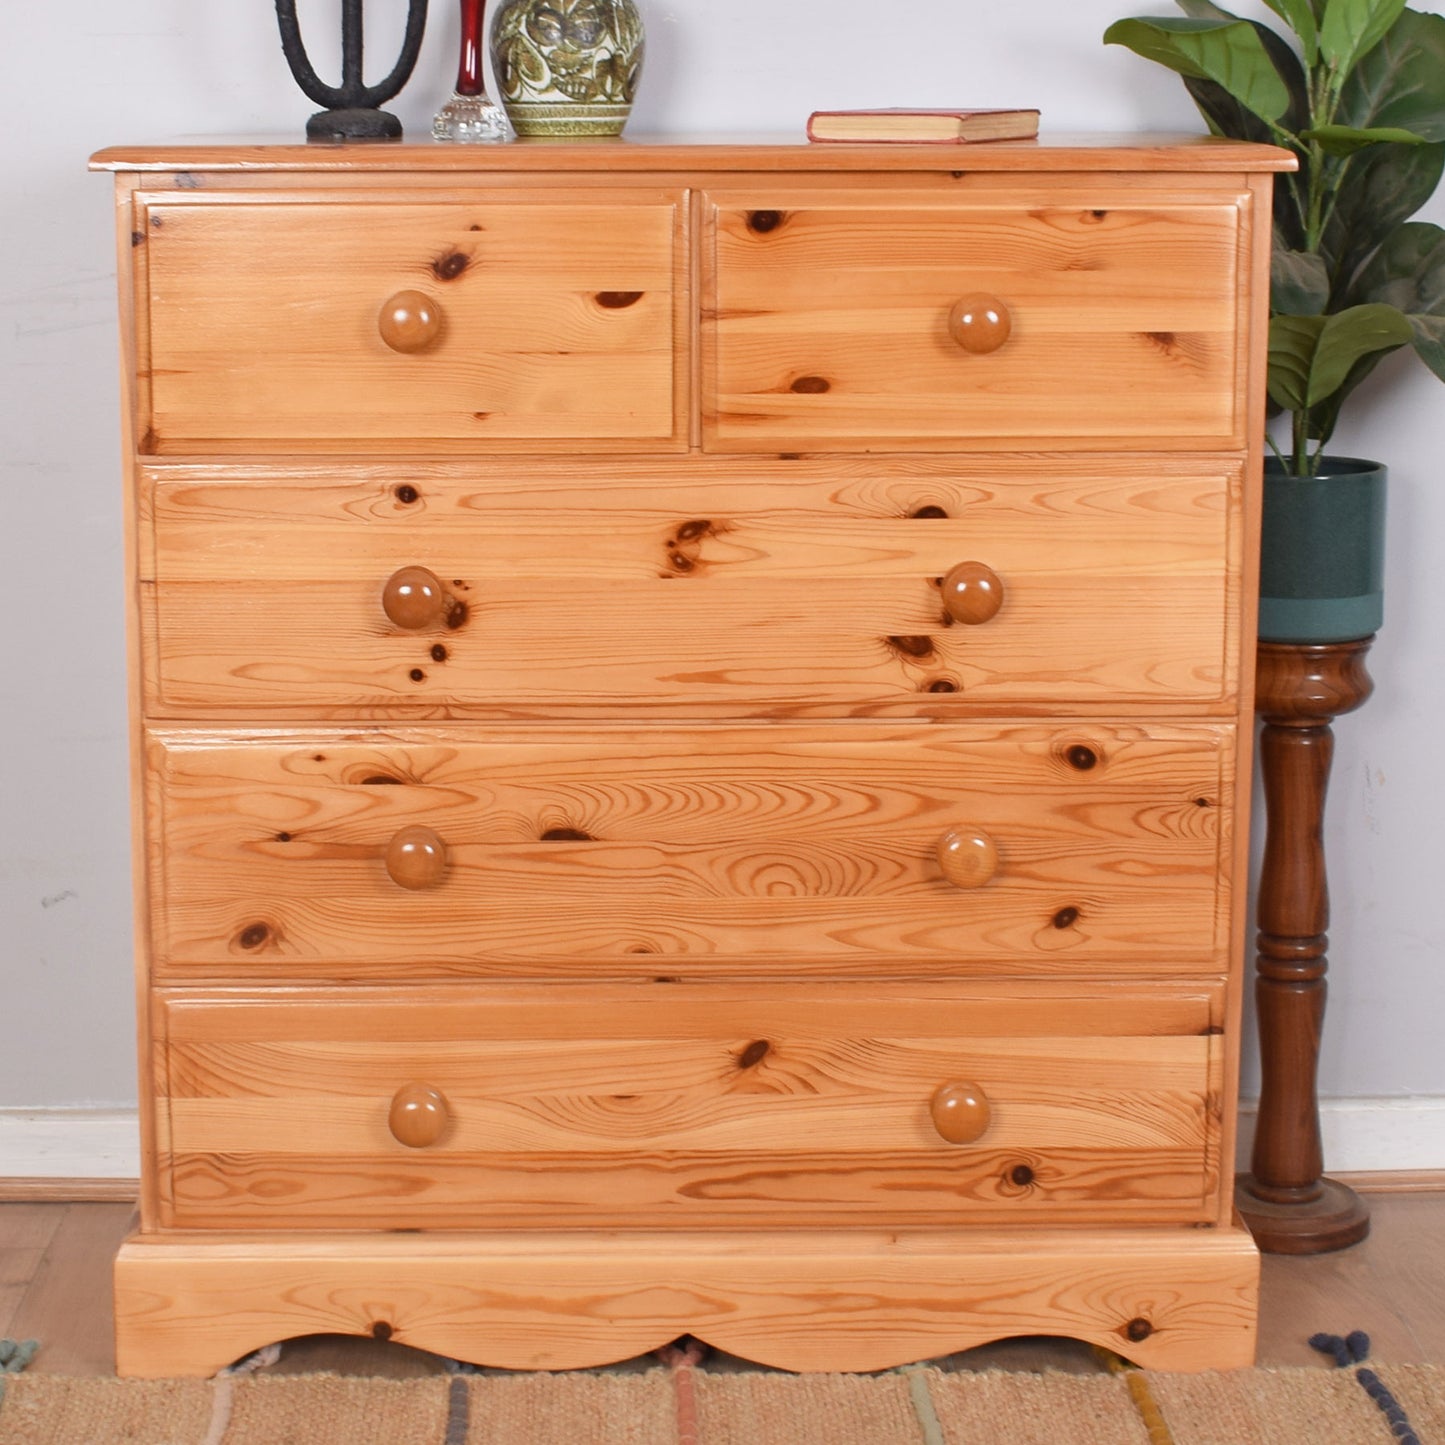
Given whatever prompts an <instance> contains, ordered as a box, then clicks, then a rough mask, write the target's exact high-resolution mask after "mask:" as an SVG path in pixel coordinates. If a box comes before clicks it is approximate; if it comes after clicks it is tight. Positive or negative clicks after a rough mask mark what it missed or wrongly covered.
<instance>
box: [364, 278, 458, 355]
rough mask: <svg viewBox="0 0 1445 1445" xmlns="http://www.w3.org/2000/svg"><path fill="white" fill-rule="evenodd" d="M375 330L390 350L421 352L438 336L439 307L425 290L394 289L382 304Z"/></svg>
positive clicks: (440, 323) (439, 333)
mask: <svg viewBox="0 0 1445 1445" xmlns="http://www.w3.org/2000/svg"><path fill="white" fill-rule="evenodd" d="M376 329H377V330H378V331H380V332H381V339H382V340H383V341H384V342H386V344H387V345H388V346H389V347H391V349H392V350H393V351H400V352H403V353H404V354H406V355H410V354H411V353H412V352H414V351H425V350H426V349H427V347H428V346H430V345H431V344H432V342H433V341H435V340H436V339H437V337H438V336H440V335H441V329H442V313H441V307H440V306H438V305H437V303H436V302H435V301H433V300H432V299H431V297H430V296H428V295H426V294H425V292H422V291H398V292H397V293H396V295H395V296H392V297H390V298H389V299H388V300H387V301H386V303H385V304H384V305H383V306H382V308H381V315H380V316H378V317H377V318H376Z"/></svg>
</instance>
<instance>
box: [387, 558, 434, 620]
mask: <svg viewBox="0 0 1445 1445" xmlns="http://www.w3.org/2000/svg"><path fill="white" fill-rule="evenodd" d="M381 609H382V611H383V612H385V613H386V615H387V616H388V617H389V618H390V619H391V620H392V621H393V622H394V623H396V625H397V626H398V627H405V628H407V629H408V630H410V631H413V632H415V631H417V630H419V629H420V628H423V627H431V626H432V625H433V624H434V623H437V622H440V621H441V620H442V618H443V616H445V614H446V610H447V594H446V592H445V591H444V590H443V588H442V584H441V579H440V578H438V577H437V575H436V573H435V572H429V571H427V569H426V568H425V567H403V568H402V569H401V570H400V571H398V572H393V573H392V574H391V576H390V577H388V578H387V579H386V586H385V587H383V588H382V589H381Z"/></svg>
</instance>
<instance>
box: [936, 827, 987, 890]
mask: <svg viewBox="0 0 1445 1445" xmlns="http://www.w3.org/2000/svg"><path fill="white" fill-rule="evenodd" d="M938 866H939V867H940V868H941V869H942V870H943V876H944V877H945V878H946V879H947V880H948V881H949V882H950V883H952V884H953V886H954V887H955V888H982V887H983V885H984V884H985V883H987V882H988V881H989V879H990V878H992V877H993V875H994V874H995V873H997V872H998V844H997V843H995V842H994V841H993V839H992V838H990V837H989V836H988V834H987V833H984V832H981V831H980V830H979V829H977V828H950V829H949V830H948V832H946V833H945V834H944V835H943V837H941V838H940V839H939V840H938Z"/></svg>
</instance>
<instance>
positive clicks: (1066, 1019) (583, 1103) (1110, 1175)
mask: <svg viewBox="0 0 1445 1445" xmlns="http://www.w3.org/2000/svg"><path fill="white" fill-rule="evenodd" d="M1107 996H1108V995H1107V990H1103V989H1098V988H1096V989H1093V990H1089V989H1086V988H1079V989H1075V990H1072V991H1071V997H1070V998H1069V999H1068V1000H1065V999H1061V998H1060V997H1059V996H1058V994H1057V991H1056V990H1054V989H1049V988H1037V989H1035V990H1034V991H1032V992H1029V991H1026V990H1021V989H1014V990H1010V991H1007V992H1005V993H1004V994H1003V995H1002V996H997V995H994V996H991V995H990V993H989V991H988V989H987V988H983V987H979V988H975V989H972V990H966V989H963V988H960V987H957V986H953V987H942V988H936V989H932V990H928V989H924V988H921V987H920V988H915V989H914V990H911V991H909V990H906V989H900V988H899V987H898V986H896V985H893V986H889V985H880V984H869V985H858V986H854V987H852V988H851V989H850V988H847V987H846V986H840V985H832V986H821V985H820V986H818V987H816V988H811V989H800V988H793V989H785V988H771V989H770V988H768V987H757V988H754V989H751V990H740V989H737V988H728V987H724V986H718V985H713V986H710V987H709V986H704V987H700V988H695V989H694V988H681V989H678V988H673V987H668V986H665V985H663V986H658V985H654V986H652V987H645V988H620V989H619V988H616V987H614V988H612V989H610V990H608V989H605V988H603V989H599V988H587V987H554V988H553V989H552V990H551V991H550V994H549V997H548V998H547V1000H546V1004H545V1007H544V1008H539V1007H538V1003H537V1000H536V999H535V996H534V995H533V994H532V992H531V991H530V990H527V989H525V988H515V987H514V988H512V989H510V990H508V989H498V988H493V989H487V990H482V991H476V990H473V991H467V992H458V991H456V990H451V989H443V990H432V991H430V992H427V991H413V992H402V991H394V990H392V991H389V990H384V989H383V990H368V991H364V992H357V991H355V990H352V991H348V992H320V991H317V992H311V993H303V992H295V993H292V994H291V995H290V996H289V998H288V1002H287V1006H286V1008H285V1009H284V1010H278V1009H277V1008H276V1006H275V1004H274V1003H273V1002H272V1000H271V999H270V998H269V997H268V996H267V995H266V994H264V993H261V994H256V993H252V994H239V993H231V994H218V995H208V994H193V993H189V992H184V993H168V994H164V995H162V996H161V998H160V999H159V1000H158V1007H159V1009H160V1011H161V1017H159V1018H158V1020H157V1030H158V1032H160V1033H162V1034H163V1035H164V1036H165V1037H166V1039H167V1065H166V1070H165V1080H166V1083H165V1087H166V1099H165V1100H164V1102H163V1103H162V1105H161V1107H162V1108H163V1110H164V1111H165V1112H166V1114H167V1119H166V1124H165V1127H164V1128H163V1130H162V1132H163V1133H164V1135H165V1136H166V1137H167V1138H168V1139H169V1141H170V1148H169V1152H167V1153H165V1154H163V1155H162V1157H161V1159H160V1167H161V1170H162V1174H163V1179H164V1183H163V1194H165V1195H166V1196H167V1200H168V1204H169V1208H166V1209H164V1210H163V1217H164V1219H165V1222H166V1223H168V1224H174V1225H177V1226H180V1227H227V1226H244V1225H247V1224H249V1225H251V1226H253V1227H262V1228H285V1227H287V1226H288V1225H290V1226H296V1225H300V1224H307V1225H322V1226H325V1225H330V1226H343V1225H362V1226H368V1225H369V1226H371V1227H383V1226H389V1227H393V1228H416V1227H433V1228H435V1227H451V1228H466V1227H477V1226H478V1225H481V1224H497V1223H501V1224H508V1225H512V1226H516V1227H522V1228H543V1227H548V1226H551V1225H561V1224H566V1223H567V1222H569V1221H571V1222H574V1223H578V1224H582V1223H591V1224H595V1225H598V1226H609V1225H610V1226H619V1227H623V1226H630V1225H632V1224H635V1223H637V1222H639V1221H641V1220H643V1219H648V1220H653V1219H655V1220H657V1221H659V1222H667V1223H671V1224H675V1225H686V1224H688V1222H689V1221H690V1222H692V1223H694V1224H715V1225H728V1224H731V1225H733V1226H741V1227H744V1228H763V1227H768V1226H770V1225H777V1226H785V1225H787V1224H788V1223H789V1222H791V1221H792V1220H794V1219H795V1218H796V1217H797V1216H798V1214H799V1213H800V1212H801V1214H802V1215H803V1216H804V1217H806V1218H807V1219H808V1220H809V1221H810V1222H811V1223H813V1224H820V1223H826V1222H833V1223H840V1224H842V1223H848V1222H864V1221H876V1222H882V1223H888V1222H904V1221H913V1222H914V1223H924V1222H926V1223H937V1224H947V1223H953V1222H955V1221H958V1220H961V1219H964V1218H981V1219H984V1220H988V1219H1014V1220H1018V1221H1020V1222H1023V1221H1027V1220H1038V1219H1054V1220H1057V1219H1068V1218H1074V1219H1079V1220H1089V1221H1092V1222H1095V1223H1097V1222H1102V1221H1113V1222H1118V1221H1121V1220H1128V1219H1134V1220H1140V1221H1149V1222H1154V1223H1159V1222H1165V1221H1170V1220H1173V1221H1185V1222H1203V1221H1206V1220H1209V1219H1211V1218H1212V1215H1211V1213H1210V1208H1211V1203H1212V1201H1211V1199H1210V1195H1211V1191H1212V1189H1213V1186H1214V1179H1215V1173H1216V1171H1217V1168H1218V1151H1217V1147H1216V1141H1217V1136H1218V1118H1217V1115H1218V1107H1219V1086H1220V1077H1221V1075H1220V1067H1221V1058H1222V1053H1221V1042H1220V1036H1219V1035H1218V1034H1217V1033H1215V1032H1212V1031H1211V1028H1212V1026H1211V1025H1210V1023H1209V1022H1208V1019H1209V1018H1210V1017H1211V1016H1216V1015H1217V1001H1216V1000H1215V999H1214V998H1213V997H1211V996H1210V995H1207V994H1197V993H1196V994H1188V993H1185V994H1181V995H1179V996H1177V997H1175V998H1169V997H1168V996H1167V995H1166V996H1158V995H1156V996H1155V997H1153V998H1150V999H1148V1000H1146V1001H1144V1002H1143V1003H1142V1004H1141V1005H1140V1006H1139V1007H1134V1006H1131V1004H1130V1002H1129V1001H1127V1000H1125V1001H1120V1000H1111V1001H1110V1006H1109V1007H1108V1008H1107V1009H1104V1008H1102V1007H1101V1004H1103V1003H1104V1001H1105V999H1106V998H1107ZM1069 1003H1077V1004H1078V1005H1079V1006H1078V1007H1077V1008H1070V1007H1068V1004H1069ZM895 1005H896V1006H895ZM865 1006H866V1007H867V1008H868V1009H869V1010H870V1011H871V1012H870V1015H869V1019H870V1021H869V1022H868V1024H866V1025H865V1026H864V1027H863V1028H859V1024H860V1023H861V1022H862V1020H861V1018H860V1014H861V1013H862V1012H863V1009H864V1007H865ZM1005 1011H1007V1015H1008V1016H1007V1021H1006V1031H1005V1032H1004V1033H1003V1034H1001V1035H993V1034H991V1033H989V1031H988V1022H987V1021H988V1019H989V1018H990V1016H992V1017H998V1016H999V1015H1000V1014H1001V1013H1004V1012H1005ZM619 1014H624V1015H625V1019H623V1020H621V1027H620V1029H619V1033H620V1034H621V1036H620V1037H619V1036H614V1034H613V1033H612V1021H613V1020H614V1019H615V1018H617V1016H618V1015H619ZM844 1020H851V1025H852V1026H851V1027H847V1026H845V1024H844V1022H843V1021H844ZM307 1022H309V1023H310V1025H311V1027H310V1028H309V1029H308V1028H307V1027H306V1024H307ZM398 1034H403V1035H405V1037H401V1038H399V1037H398ZM959 1073H966V1074H967V1075H968V1076H969V1077H970V1078H972V1079H975V1080H976V1081H977V1082H978V1084H979V1086H980V1087H981V1088H983V1089H984V1090H985V1092H986V1093H987V1094H988V1096H989V1098H990V1101H991V1104H992V1123H991V1125H990V1127H989V1129H988V1131H987V1133H986V1135H985V1136H984V1137H983V1138H982V1139H980V1140H979V1142H978V1143H977V1144H976V1145H971V1146H969V1147H967V1148H957V1147H953V1146H950V1145H949V1144H947V1143H945V1142H944V1141H943V1140H942V1139H940V1138H939V1136H938V1133H937V1131H936V1129H935V1128H934V1127H933V1123H932V1118H931V1112H930V1101H931V1098H932V1095H933V1093H934V1092H935V1090H936V1089H937V1088H938V1087H939V1086H940V1084H942V1083H944V1082H946V1081H947V1080H948V1079H950V1078H951V1077H954V1076H955V1075H957V1074H959ZM409 1081H412V1082H415V1083H419V1084H423V1085H424V1086H425V1087H426V1088H427V1089H430V1090H436V1091H438V1092H439V1093H440V1095H441V1096H442V1099H443V1100H444V1107H445V1111H446V1115H447V1119H448V1122H447V1124H446V1127H445V1130H444V1132H443V1133H442V1135H441V1137H440V1139H439V1140H438V1141H437V1143H435V1144H434V1145H433V1146H431V1147H430V1148H427V1149H413V1148H407V1147H404V1146H403V1145H402V1144H399V1143H397V1141H396V1139H395V1138H394V1137H393V1136H392V1132H391V1129H390V1127H389V1123H388V1119H389V1112H390V1108H391V1104H392V1100H393V1098H394V1096H395V1095H396V1094H397V1092H398V1091H399V1090H402V1089H404V1088H406V1087H408V1085H409Z"/></svg>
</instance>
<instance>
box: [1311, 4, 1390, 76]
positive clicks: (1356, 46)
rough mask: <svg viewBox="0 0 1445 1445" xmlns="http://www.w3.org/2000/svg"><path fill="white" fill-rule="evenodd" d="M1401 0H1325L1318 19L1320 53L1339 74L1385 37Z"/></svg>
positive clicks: (1346, 73) (1349, 67)
mask: <svg viewBox="0 0 1445 1445" xmlns="http://www.w3.org/2000/svg"><path fill="white" fill-rule="evenodd" d="M1404 8H1405V0H1327V3H1326V5H1325V13H1324V18H1323V19H1322V20H1321V21H1320V55H1321V56H1323V58H1324V59H1325V60H1327V61H1329V62H1330V64H1332V65H1333V66H1334V67H1335V69H1336V70H1337V72H1338V73H1339V75H1340V76H1342V77H1343V76H1346V75H1348V74H1349V73H1350V71H1351V70H1353V69H1354V67H1355V65H1356V64H1357V63H1358V62H1359V60H1360V59H1361V57H1363V56H1365V55H1368V54H1369V53H1370V51H1371V50H1373V49H1374V48H1375V46H1377V45H1378V44H1379V43H1380V41H1381V40H1383V39H1384V38H1385V32H1386V31H1387V30H1388V29H1389V28H1390V27H1391V26H1392V25H1393V24H1394V23H1395V21H1397V20H1398V19H1399V18H1400V12H1401V11H1402V10H1404Z"/></svg>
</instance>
